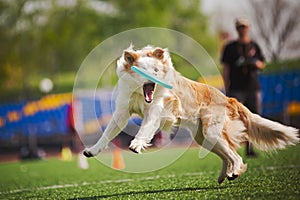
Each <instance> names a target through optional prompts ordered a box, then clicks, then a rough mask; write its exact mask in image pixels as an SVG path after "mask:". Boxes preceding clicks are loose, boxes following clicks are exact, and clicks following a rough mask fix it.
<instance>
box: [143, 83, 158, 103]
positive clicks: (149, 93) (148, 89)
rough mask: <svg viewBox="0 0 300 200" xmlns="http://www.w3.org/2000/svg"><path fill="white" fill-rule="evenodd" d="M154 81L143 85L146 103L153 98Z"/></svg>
mask: <svg viewBox="0 0 300 200" xmlns="http://www.w3.org/2000/svg"><path fill="white" fill-rule="evenodd" d="M154 88H155V83H152V82H151V83H145V84H144V86H143V90H144V98H145V101H146V102H147V103H151V102H152V100H153V93H154Z"/></svg>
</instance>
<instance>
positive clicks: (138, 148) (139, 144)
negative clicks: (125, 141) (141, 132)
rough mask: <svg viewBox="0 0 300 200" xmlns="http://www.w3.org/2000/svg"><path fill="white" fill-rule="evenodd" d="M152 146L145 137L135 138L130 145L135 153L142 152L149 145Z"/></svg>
mask: <svg viewBox="0 0 300 200" xmlns="http://www.w3.org/2000/svg"><path fill="white" fill-rule="evenodd" d="M149 146H151V144H149V143H148V142H146V141H145V140H143V139H136V138H134V139H133V140H132V141H131V143H130V146H129V149H130V150H131V151H133V152H134V153H138V154H140V153H142V150H145V149H146V148H147V147H149Z"/></svg>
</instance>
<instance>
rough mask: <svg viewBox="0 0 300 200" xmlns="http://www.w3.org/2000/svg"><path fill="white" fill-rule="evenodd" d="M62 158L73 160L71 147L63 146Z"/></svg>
mask: <svg viewBox="0 0 300 200" xmlns="http://www.w3.org/2000/svg"><path fill="white" fill-rule="evenodd" d="M61 160H63V161H71V160H72V151H71V149H70V148H69V147H64V148H62V150H61Z"/></svg>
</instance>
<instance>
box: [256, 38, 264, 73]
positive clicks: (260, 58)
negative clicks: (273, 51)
mask: <svg viewBox="0 0 300 200" xmlns="http://www.w3.org/2000/svg"><path fill="white" fill-rule="evenodd" d="M255 46H256V51H257V56H258V60H257V61H256V62H255V65H256V67H257V68H258V69H260V70H263V69H264V68H265V67H266V65H265V56H264V55H263V53H262V51H261V49H260V47H259V45H258V44H257V43H255Z"/></svg>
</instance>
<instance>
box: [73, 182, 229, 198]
mask: <svg viewBox="0 0 300 200" xmlns="http://www.w3.org/2000/svg"><path fill="white" fill-rule="evenodd" d="M229 187H232V186H231V185H226V186H219V187H202V188H201V187H195V188H193V187H187V188H170V189H162V190H143V191H131V192H123V193H116V194H106V195H99V196H93V197H78V198H72V199H69V200H88V199H91V200H93V199H100V198H110V197H120V198H121V197H124V196H128V195H137V194H157V193H164V192H184V191H206V190H218V189H224V188H229Z"/></svg>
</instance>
